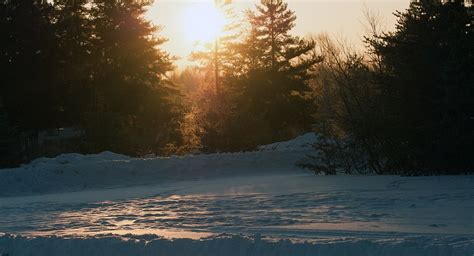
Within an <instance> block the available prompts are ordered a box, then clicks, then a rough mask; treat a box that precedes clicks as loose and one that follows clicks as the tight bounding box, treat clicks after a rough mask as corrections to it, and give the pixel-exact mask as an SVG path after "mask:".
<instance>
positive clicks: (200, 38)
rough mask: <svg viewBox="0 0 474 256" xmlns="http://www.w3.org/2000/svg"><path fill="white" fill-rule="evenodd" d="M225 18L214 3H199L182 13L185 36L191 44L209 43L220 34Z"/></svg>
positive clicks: (210, 1) (210, 0)
mask: <svg viewBox="0 0 474 256" xmlns="http://www.w3.org/2000/svg"><path fill="white" fill-rule="evenodd" d="M224 25H225V17H224V14H223V12H222V10H220V9H219V8H218V7H216V5H215V4H214V1H212V0H209V1H200V2H196V3H194V4H193V5H192V6H189V7H188V8H187V9H186V11H185V12H184V26H185V29H186V30H185V31H186V36H187V38H188V40H190V41H191V42H192V43H196V42H201V43H209V42H213V41H214V40H216V39H217V38H218V37H219V35H220V34H221V33H222V30H223V28H224Z"/></svg>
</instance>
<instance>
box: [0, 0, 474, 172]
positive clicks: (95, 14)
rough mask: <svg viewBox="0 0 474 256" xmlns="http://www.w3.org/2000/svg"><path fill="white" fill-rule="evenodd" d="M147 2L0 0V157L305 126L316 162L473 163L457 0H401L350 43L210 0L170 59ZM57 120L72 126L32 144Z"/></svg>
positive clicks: (167, 145)
mask: <svg viewBox="0 0 474 256" xmlns="http://www.w3.org/2000/svg"><path fill="white" fill-rule="evenodd" d="M152 2H153V1H135V0H120V1H110V0H74V1H70V0H52V1H43V0H22V1H18V0H3V1H0V31H1V34H2V37H1V38H0V55H1V57H0V70H1V75H0V91H1V94H0V166H15V165H18V164H21V163H25V162H28V161H30V160H31V159H34V158H36V157H38V156H53V155H57V154H60V153H64V152H78V153H85V154H86V153H98V152H102V151H106V150H107V151H113V152H116V153H121V154H127V155H130V156H145V155H149V154H156V155H163V156H168V155H182V154H190V153H215V152H239V151H249V150H255V149H256V148H257V147H258V146H259V145H264V144H269V143H272V142H277V141H283V140H288V139H291V138H294V137H296V136H298V135H301V134H304V133H308V132H315V133H316V134H318V136H320V137H321V140H320V141H319V142H318V143H316V144H314V145H313V147H314V149H315V152H316V151H317V152H319V153H317V154H315V155H314V156H313V158H314V164H311V163H309V164H305V167H308V168H310V169H312V170H314V171H315V172H317V173H324V174H335V173H336V172H337V170H341V169H343V170H345V171H346V172H348V173H370V174H403V175H433V174H449V175H451V174H465V173H472V172H473V171H474V150H473V147H474V72H473V70H474V27H473V26H474V20H473V15H474V7H473V6H465V5H464V3H463V1H459V0H456V1H450V2H447V3H445V4H439V3H436V2H435V1H419V2H412V3H411V4H410V7H409V8H408V9H407V10H400V11H397V12H396V13H395V14H394V15H396V17H397V24H396V27H395V30H393V31H381V30H380V28H379V26H378V24H377V20H376V19H375V18H373V17H372V18H371V17H368V18H367V22H368V24H369V25H370V28H371V29H370V33H368V34H367V35H366V36H365V37H364V38H363V40H364V42H365V48H364V49H362V50H360V49H355V48H354V47H351V45H347V44H344V43H341V42H340V41H339V40H337V39H335V38H332V37H330V36H328V35H327V34H321V33H319V31H314V33H315V34H318V33H319V34H318V35H317V36H314V37H311V38H306V37H298V36H295V35H293V34H292V33H291V31H292V29H293V28H294V26H295V24H296V22H297V17H296V14H295V13H294V12H293V11H292V10H291V9H289V8H288V4H287V3H286V2H285V1H283V0H262V1H261V3H260V4H258V5H257V6H256V8H255V10H248V11H246V12H245V13H243V14H240V13H236V12H234V11H233V9H232V8H231V5H230V4H228V3H222V7H221V8H222V9H223V10H224V11H225V15H226V16H227V17H228V18H227V19H226V20H228V21H229V22H228V23H227V24H225V33H224V34H223V35H222V36H220V37H219V38H218V39H216V40H215V42H214V43H212V44H209V45H208V46H207V47H206V48H205V49H203V50H201V51H195V52H193V53H192V54H191V56H190V59H191V60H192V61H194V62H195V63H197V65H196V67H189V68H186V69H183V70H179V69H178V68H177V67H176V66H175V64H174V62H175V60H176V59H175V58H174V57H173V56H171V55H170V54H169V53H167V52H166V51H164V50H163V49H162V45H163V44H164V43H165V42H167V41H168V39H167V38H164V37H162V36H160V29H161V27H160V26H159V25H156V24H154V23H152V22H151V21H149V20H147V19H146V18H145V15H144V14H145V13H146V10H147V8H148V7H149V6H150V5H151V4H152ZM241 16H242V17H241ZM242 18H243V20H244V21H245V22H240V21H239V19H242ZM32 24H35V25H34V26H32ZM169 43H172V42H169ZM65 127H74V128H75V129H77V130H79V131H80V136H79V137H78V138H76V139H74V140H72V141H70V142H69V143H66V144H61V145H60V146H56V147H54V148H45V147H43V146H41V145H39V144H38V142H37V141H38V137H39V135H40V134H44V131H51V130H55V129H56V130H57V129H59V128H65Z"/></svg>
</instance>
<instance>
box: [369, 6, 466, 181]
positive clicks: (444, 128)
mask: <svg viewBox="0 0 474 256" xmlns="http://www.w3.org/2000/svg"><path fill="white" fill-rule="evenodd" d="M473 13H474V12H473V9H472V7H470V8H467V7H464V6H463V5H462V3H461V1H455V2H448V3H446V4H433V3H431V2H430V1H421V2H417V3H412V4H411V6H410V8H409V9H408V10H407V11H406V12H398V13H397V17H398V23H397V26H396V31H395V32H393V33H386V34H383V35H379V36H378V37H375V38H374V39H371V40H369V43H370V46H371V49H372V50H373V52H374V53H375V54H376V55H377V56H379V57H380V60H381V65H380V66H381V67H382V70H381V73H380V74H379V76H378V84H379V85H380V92H381V93H382V94H381V99H380V100H379V102H381V103H382V104H381V105H380V108H381V110H382V111H383V113H385V115H384V119H383V120H382V122H381V123H384V124H385V125H384V127H383V134H382V136H383V141H384V145H385V149H384V150H383V152H384V156H385V157H386V158H387V159H389V161H388V163H387V165H388V166H389V168H392V169H397V170H400V169H401V170H402V171H406V170H417V172H418V174H419V173H423V174H424V173H426V172H424V171H425V170H426V171H428V172H438V173H441V172H449V171H458V170H467V169H471V170H472V168H473V167H474V162H473V159H474V155H473V154H472V150H471V148H472V145H474V132H473V131H474V121H473V118H472V117H473V116H474V100H473V99H474V75H473V74H474V73H473V72H472V71H473V70H474V58H473V57H474V56H473V54H472V53H473V52H474V30H473V29H474V28H473V24H474V21H473Z"/></svg>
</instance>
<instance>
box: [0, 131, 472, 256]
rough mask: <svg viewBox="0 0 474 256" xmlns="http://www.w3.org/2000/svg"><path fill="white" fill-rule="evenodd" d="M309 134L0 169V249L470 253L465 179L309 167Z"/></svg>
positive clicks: (468, 180) (469, 200)
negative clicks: (245, 146)
mask: <svg viewBox="0 0 474 256" xmlns="http://www.w3.org/2000/svg"><path fill="white" fill-rule="evenodd" d="M315 140H317V136H316V135H314V134H308V135H304V136H301V137H298V138H296V139H295V140H292V141H288V142H281V143H276V144H272V145H267V146H264V147H261V148H260V150H259V151H255V152H241V153H233V154H231V153H226V154H214V155H187V156H182V157H176V156H173V157H169V158H159V157H158V158H156V157H150V158H143V159H139V158H131V157H128V156H123V155H118V154H114V153H111V152H103V153H101V154H97V155H80V154H64V155H61V156H58V157H56V158H51V159H49V158H40V159H37V160H35V161H33V162H31V163H30V164H28V165H24V166H22V167H19V168H15V169H5V170H0V186H1V187H0V215H1V218H0V255H2V256H3V255H4V254H5V255H6V254H8V255H10V256H16V255H40V256H41V255H322V256H331V255H349V256H350V255H354V256H359V255H363V256H368V255H379V256H384V255H404V256H405V255H417V256H418V255H420V256H423V255H430V256H431V255H443V256H445V255H452V256H460V255H462V256H464V255H466V256H472V255H473V254H474V177H472V176H443V177H400V176H363V175H359V176H350V175H338V176H316V175H313V174H312V173H310V172H307V171H304V170H302V169H299V168H298V167H296V165H295V163H296V162H298V161H300V160H301V159H302V158H304V157H305V156H306V155H307V154H308V153H310V152H311V146H310V144H311V142H312V141H315ZM2 232H3V234H2Z"/></svg>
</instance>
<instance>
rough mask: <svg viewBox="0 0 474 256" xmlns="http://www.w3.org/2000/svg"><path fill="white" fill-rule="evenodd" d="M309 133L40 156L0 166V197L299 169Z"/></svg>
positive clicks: (308, 139) (308, 142)
mask: <svg viewBox="0 0 474 256" xmlns="http://www.w3.org/2000/svg"><path fill="white" fill-rule="evenodd" d="M314 138H316V137H315V135H314V134H309V135H304V136H301V137H298V138H296V139H295V140H294V141H290V142H281V143H275V144H272V145H269V146H268V147H263V148H262V150H261V151H255V152H240V153H220V154H210V155H186V156H172V157H154V158H131V157H128V156H124V155H120V154H115V153H112V152H103V153H100V154H96V155H81V154H62V155H59V156H57V157H55V158H45V157H43V158H39V159H36V160H34V161H32V162H31V163H29V164H26V165H23V166H21V167H19V168H13V169H3V170H0V197H1V196H18V195H27V194H43V193H58V192H65V191H79V190H84V189H93V188H106V187H116V186H131V185H139V184H149V183H157V182H163V181H166V180H171V179H172V180H183V179H197V178H209V177H211V178H214V177H220V176H243V175H256V174H257V175H261V174H265V173H294V172H302V171H303V170H301V169H300V168H298V167H296V165H295V163H297V162H298V161H301V159H303V158H305V157H306V155H307V154H309V153H311V149H310V148H309V147H308V145H309V144H310V143H311V140H312V139H314ZM270 148H274V150H270ZM283 149H284V150H283Z"/></svg>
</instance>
